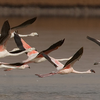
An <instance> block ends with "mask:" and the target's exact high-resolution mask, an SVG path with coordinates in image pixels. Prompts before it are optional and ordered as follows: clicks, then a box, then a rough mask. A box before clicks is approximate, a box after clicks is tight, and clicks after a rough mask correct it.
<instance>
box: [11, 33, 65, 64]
mask: <svg viewBox="0 0 100 100" xmlns="http://www.w3.org/2000/svg"><path fill="white" fill-rule="evenodd" d="M15 37H16V38H15ZM15 37H14V38H15V41H17V45H18V47H19V49H21V50H25V49H29V48H31V47H30V46H29V45H28V44H27V43H26V42H25V41H24V40H23V39H22V38H20V37H19V36H18V34H15ZM64 40H65V39H63V40H60V41H58V42H56V43H54V44H53V45H51V46H50V47H49V48H48V49H46V50H43V51H42V52H44V53H46V54H49V53H50V52H52V51H53V50H56V49H58V47H60V46H61V45H62V44H63V42H64ZM22 45H23V46H22ZM24 47H25V48H24ZM27 56H28V59H26V60H24V61H22V62H17V63H10V64H9V65H12V66H16V65H17V66H21V65H24V64H28V63H37V62H42V61H45V60H46V59H45V57H43V55H42V54H41V52H40V53H39V52H37V51H36V50H33V51H31V52H28V53H27Z"/></svg>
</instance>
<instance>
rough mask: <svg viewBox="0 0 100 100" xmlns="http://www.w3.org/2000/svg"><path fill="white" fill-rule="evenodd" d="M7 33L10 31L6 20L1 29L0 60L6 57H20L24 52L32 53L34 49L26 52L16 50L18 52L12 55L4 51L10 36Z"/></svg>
mask: <svg viewBox="0 0 100 100" xmlns="http://www.w3.org/2000/svg"><path fill="white" fill-rule="evenodd" d="M9 31H10V25H9V22H8V21H7V20H6V21H5V22H4V24H3V26H2V29H1V36H0V58H3V57H6V56H17V55H20V54H23V53H25V52H29V51H32V50H34V49H35V48H30V49H27V50H24V51H22V50H18V51H16V52H13V53H11V52H8V51H7V49H6V43H7V41H8V39H9V38H10V36H11V34H10V33H9Z"/></svg>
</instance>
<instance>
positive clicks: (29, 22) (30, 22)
mask: <svg viewBox="0 0 100 100" xmlns="http://www.w3.org/2000/svg"><path fill="white" fill-rule="evenodd" d="M36 19H37V17H34V18H31V19H29V20H27V21H25V22H23V23H22V24H20V25H18V26H15V27H12V28H11V29H18V28H22V27H25V26H28V25H30V24H32V23H33V22H35V20H36Z"/></svg>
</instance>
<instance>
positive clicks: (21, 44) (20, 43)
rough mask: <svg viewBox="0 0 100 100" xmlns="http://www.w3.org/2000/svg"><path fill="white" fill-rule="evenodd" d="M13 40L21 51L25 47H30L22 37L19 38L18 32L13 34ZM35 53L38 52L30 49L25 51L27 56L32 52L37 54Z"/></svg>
mask: <svg viewBox="0 0 100 100" xmlns="http://www.w3.org/2000/svg"><path fill="white" fill-rule="evenodd" d="M14 40H15V43H16V45H17V47H18V48H19V49H20V50H22V51H23V50H26V49H29V48H32V47H31V46H30V45H28V44H27V43H26V42H25V41H24V40H23V39H22V38H20V37H19V35H18V34H14ZM37 53H38V52H37V51H36V50H32V51H31V52H28V53H27V56H30V55H32V54H37Z"/></svg>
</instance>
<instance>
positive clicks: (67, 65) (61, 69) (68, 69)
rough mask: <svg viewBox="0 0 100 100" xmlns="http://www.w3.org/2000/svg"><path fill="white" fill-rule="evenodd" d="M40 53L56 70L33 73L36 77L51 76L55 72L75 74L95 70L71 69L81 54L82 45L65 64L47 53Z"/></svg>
mask: <svg viewBox="0 0 100 100" xmlns="http://www.w3.org/2000/svg"><path fill="white" fill-rule="evenodd" d="M41 54H42V55H43V56H44V57H45V58H46V59H47V60H48V61H49V62H50V63H51V64H53V65H54V66H55V68H56V69H57V71H54V72H51V73H48V74H35V75H36V76H38V77H41V78H43V77H47V76H52V75H55V74H69V73H77V74H84V73H92V72H93V73H95V71H94V70H93V69H91V70H88V71H83V72H80V71H76V70H74V69H73V64H74V63H75V62H76V61H77V60H79V59H80V58H81V56H82V54H83V47H81V48H80V49H79V50H78V51H77V52H76V53H75V54H74V55H73V57H72V58H71V59H70V60H68V61H67V62H66V63H65V65H63V64H62V63H60V62H59V61H58V60H57V59H55V58H53V57H50V56H48V55H47V54H45V53H43V52H41Z"/></svg>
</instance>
